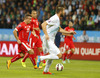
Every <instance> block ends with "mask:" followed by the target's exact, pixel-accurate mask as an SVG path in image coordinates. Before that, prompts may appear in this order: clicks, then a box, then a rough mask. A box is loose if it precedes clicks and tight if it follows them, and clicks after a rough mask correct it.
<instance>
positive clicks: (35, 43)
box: [22, 10, 46, 69]
mask: <svg viewBox="0 0 100 78" xmlns="http://www.w3.org/2000/svg"><path fill="white" fill-rule="evenodd" d="M31 15H32V19H31V23H30V25H31V26H33V28H34V30H35V33H36V35H37V36H38V38H37V37H36V35H33V34H32V33H31V35H30V37H29V44H30V46H31V48H32V49H34V48H35V47H36V48H37V49H38V50H39V52H40V55H43V49H42V41H41V38H40V28H39V22H38V19H37V12H36V11H35V10H33V11H32V13H31ZM27 57H28V53H26V54H25V57H24V58H23V60H22V64H23V63H25V60H26V58H27ZM45 65H46V63H45V60H43V66H45ZM22 66H23V65H22ZM34 68H35V69H36V68H37V66H36V63H35V60H34ZM39 68H41V67H39Z"/></svg>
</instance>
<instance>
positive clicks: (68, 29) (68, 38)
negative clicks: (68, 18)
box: [65, 26, 74, 41]
mask: <svg viewBox="0 0 100 78" xmlns="http://www.w3.org/2000/svg"><path fill="white" fill-rule="evenodd" d="M65 30H66V31H68V32H70V31H74V28H69V26H68V27H66V28H65ZM72 38H73V36H65V40H66V39H67V40H71V41H73V39H72Z"/></svg>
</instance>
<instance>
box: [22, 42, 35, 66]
mask: <svg viewBox="0 0 100 78" xmlns="http://www.w3.org/2000/svg"><path fill="white" fill-rule="evenodd" d="M21 49H22V51H23V52H25V56H24V58H23V59H22V60H21V63H22V66H23V67H26V64H25V60H26V59H27V58H28V57H29V53H30V54H33V53H34V51H33V50H32V49H31V47H30V46H29V44H28V42H22V46H21Z"/></svg>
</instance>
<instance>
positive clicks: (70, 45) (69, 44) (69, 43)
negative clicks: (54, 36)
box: [64, 40, 75, 50]
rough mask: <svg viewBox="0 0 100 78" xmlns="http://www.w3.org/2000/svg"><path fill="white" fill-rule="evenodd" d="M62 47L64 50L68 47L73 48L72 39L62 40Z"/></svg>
mask: <svg viewBox="0 0 100 78" xmlns="http://www.w3.org/2000/svg"><path fill="white" fill-rule="evenodd" d="M64 48H65V49H66V50H68V49H74V48H75V46H74V43H73V41H70V40H66V41H64Z"/></svg>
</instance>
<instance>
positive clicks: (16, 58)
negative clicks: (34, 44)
mask: <svg viewBox="0 0 100 78" xmlns="http://www.w3.org/2000/svg"><path fill="white" fill-rule="evenodd" d="M23 56H24V53H22V52H20V53H19V54H17V55H15V56H14V57H13V58H12V59H11V60H7V68H8V69H9V67H10V65H11V63H13V62H15V61H17V60H18V59H20V58H22V57H23Z"/></svg>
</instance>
